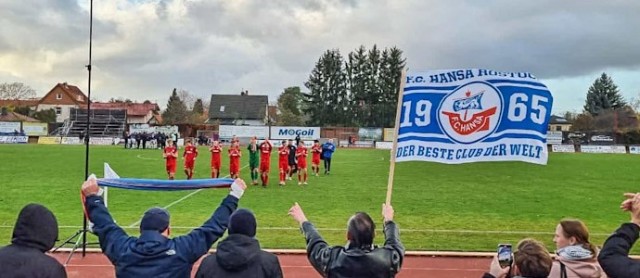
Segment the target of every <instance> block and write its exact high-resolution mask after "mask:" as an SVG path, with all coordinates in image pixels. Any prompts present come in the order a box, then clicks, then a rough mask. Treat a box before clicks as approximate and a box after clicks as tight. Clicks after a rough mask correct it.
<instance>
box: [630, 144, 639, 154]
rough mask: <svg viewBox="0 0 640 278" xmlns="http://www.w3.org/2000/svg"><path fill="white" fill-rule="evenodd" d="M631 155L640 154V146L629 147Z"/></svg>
mask: <svg viewBox="0 0 640 278" xmlns="http://www.w3.org/2000/svg"><path fill="white" fill-rule="evenodd" d="M629 153H631V154H640V146H629Z"/></svg>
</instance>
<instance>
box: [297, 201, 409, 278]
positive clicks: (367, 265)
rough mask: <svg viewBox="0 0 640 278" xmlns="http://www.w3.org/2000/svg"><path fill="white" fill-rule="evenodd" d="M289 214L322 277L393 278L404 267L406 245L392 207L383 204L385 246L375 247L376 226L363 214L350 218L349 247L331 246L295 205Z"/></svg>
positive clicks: (312, 263)
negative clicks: (395, 220)
mask: <svg viewBox="0 0 640 278" xmlns="http://www.w3.org/2000/svg"><path fill="white" fill-rule="evenodd" d="M289 215H291V216H292V217H293V219H294V220H296V221H297V222H298V223H299V224H300V227H301V228H302V232H303V233H304V236H305V239H306V241H307V256H308V258H309V262H310V263H311V265H313V267H314V268H315V269H316V271H317V272H318V273H320V275H322V276H323V277H394V276H395V275H396V274H397V273H398V272H399V271H400V268H401V266H402V260H403V258H404V246H402V243H401V242H400V235H399V231H398V227H397V226H396V224H395V223H394V222H393V216H394V212H393V207H391V206H390V205H385V204H383V205H382V216H383V218H384V235H385V242H384V247H382V248H378V247H377V246H375V245H373V239H374V237H375V229H376V225H375V223H374V222H373V220H372V219H371V217H369V215H368V214H366V213H364V212H358V213H356V214H355V215H353V216H351V218H350V219H349V222H348V224H347V245H346V246H344V247H342V246H337V247H330V246H329V245H328V244H327V242H325V241H324V240H323V239H322V236H320V234H319V233H318V231H317V230H316V228H315V227H314V226H313V224H311V222H309V221H308V220H307V217H306V216H305V215H304V212H303V211H302V208H300V206H299V205H298V203H295V204H294V205H293V207H291V209H290V210H289Z"/></svg>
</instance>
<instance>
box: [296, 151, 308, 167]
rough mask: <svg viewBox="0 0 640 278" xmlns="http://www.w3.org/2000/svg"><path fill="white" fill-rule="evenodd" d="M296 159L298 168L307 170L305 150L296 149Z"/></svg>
mask: <svg viewBox="0 0 640 278" xmlns="http://www.w3.org/2000/svg"><path fill="white" fill-rule="evenodd" d="M296 159H297V160H298V168H300V169H303V168H307V148H305V147H300V148H298V149H296Z"/></svg>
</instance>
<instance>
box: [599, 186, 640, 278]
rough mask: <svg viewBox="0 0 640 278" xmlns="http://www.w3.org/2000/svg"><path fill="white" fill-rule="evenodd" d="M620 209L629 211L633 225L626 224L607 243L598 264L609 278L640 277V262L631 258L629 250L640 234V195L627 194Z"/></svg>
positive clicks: (603, 247)
mask: <svg viewBox="0 0 640 278" xmlns="http://www.w3.org/2000/svg"><path fill="white" fill-rule="evenodd" d="M625 197H626V200H624V201H623V202H622V204H621V205H620V208H621V209H622V210H624V211H629V212H630V214H631V223H625V224H622V226H620V228H618V230H616V232H615V233H613V235H611V236H610V237H609V238H608V239H607V241H605V243H604V246H602V250H601V251H600V254H599V255H598V262H599V263H600V266H602V268H603V269H604V271H605V273H607V275H608V276H609V277H640V262H637V261H635V260H632V259H631V258H629V250H630V249H631V247H632V246H633V244H634V243H635V242H636V241H637V240H638V233H639V232H640V194H632V193H627V194H625Z"/></svg>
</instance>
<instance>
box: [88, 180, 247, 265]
mask: <svg viewBox="0 0 640 278" xmlns="http://www.w3.org/2000/svg"><path fill="white" fill-rule="evenodd" d="M246 188H247V186H246V184H245V183H244V181H243V180H241V179H236V180H235V181H234V182H233V184H232V185H231V192H230V193H229V195H228V196H227V197H225V198H224V200H222V203H221V204H220V206H219V207H218V208H217V209H216V211H215V212H214V213H213V215H211V217H210V218H209V219H208V220H207V221H206V222H204V224H203V225H202V226H201V227H199V228H196V229H194V230H192V231H191V232H190V233H188V234H186V235H183V236H178V237H174V238H169V236H170V235H171V228H170V225H169V224H170V221H169V220H170V218H169V212H168V211H167V210H166V209H163V208H151V209H149V210H147V211H146V212H145V213H144V216H143V217H142V220H141V222H140V237H139V238H136V237H133V236H129V235H127V233H126V232H125V231H124V230H123V229H122V228H121V227H120V226H118V225H117V224H116V223H115V222H114V221H113V218H111V214H109V211H108V210H107V207H106V206H105V204H104V201H103V199H102V197H100V196H98V195H97V194H98V191H99V190H100V188H99V187H98V184H97V183H96V180H95V179H94V178H90V179H89V180H88V181H86V182H85V183H84V184H83V185H82V193H83V195H84V196H86V200H85V206H86V212H87V214H88V216H89V220H91V222H93V224H94V226H93V232H94V233H95V234H96V235H97V236H98V239H99V241H100V248H101V249H102V252H103V253H104V254H105V255H106V256H107V258H109V260H110V261H111V263H113V265H114V266H115V271H116V276H117V277H120V278H122V277H156V278H157V277H160V278H162V277H167V278H168V277H190V276H191V268H192V267H193V264H194V263H195V262H196V261H198V259H200V257H202V256H203V255H205V254H207V252H208V251H209V248H211V245H213V243H214V242H215V241H216V240H218V239H219V238H220V237H222V235H223V234H224V232H225V230H226V229H227V226H228V225H229V216H230V215H231V213H233V212H234V211H235V210H236V208H237V207H238V201H239V200H240V198H241V197H242V195H243V194H244V191H245V189H246Z"/></svg>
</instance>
